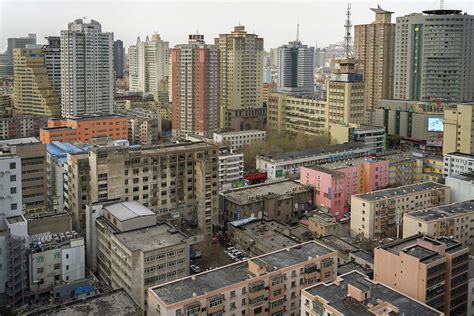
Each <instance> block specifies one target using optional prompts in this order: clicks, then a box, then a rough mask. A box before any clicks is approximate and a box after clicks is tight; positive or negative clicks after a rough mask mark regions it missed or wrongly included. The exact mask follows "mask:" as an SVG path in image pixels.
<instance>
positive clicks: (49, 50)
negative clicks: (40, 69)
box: [42, 36, 61, 101]
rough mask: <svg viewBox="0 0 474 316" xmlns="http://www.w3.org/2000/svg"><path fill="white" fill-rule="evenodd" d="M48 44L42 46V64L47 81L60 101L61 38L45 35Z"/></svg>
mask: <svg viewBox="0 0 474 316" xmlns="http://www.w3.org/2000/svg"><path fill="white" fill-rule="evenodd" d="M46 40H47V41H48V44H46V45H44V46H43V48H42V49H43V54H44V66H45V67H46V72H47V73H48V79H49V83H50V84H51V87H52V88H53V91H54V93H55V94H56V96H57V97H58V99H59V100H60V101H61V38H60V37H59V36H47V37H46Z"/></svg>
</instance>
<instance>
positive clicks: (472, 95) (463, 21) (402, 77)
mask: <svg viewBox="0 0 474 316" xmlns="http://www.w3.org/2000/svg"><path fill="white" fill-rule="evenodd" d="M473 23H474V16H473V15H468V14H461V10H445V9H440V10H427V11H423V13H415V14H410V15H406V16H402V17H397V30H396V35H395V69H394V74H395V77H394V98H395V99H401V100H426V99H444V100H447V101H472V100H474V58H472V56H473V55H474V51H473V46H472V42H473V38H474V30H473V28H472V24H473Z"/></svg>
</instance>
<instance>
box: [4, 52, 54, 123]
mask: <svg viewBox="0 0 474 316" xmlns="http://www.w3.org/2000/svg"><path fill="white" fill-rule="evenodd" d="M13 55H14V68H15V77H14V88H13V98H14V107H15V112H16V113H19V114H30V115H47V116H59V115H60V114H61V105H60V103H59V99H58V97H57V96H56V94H55V93H54V90H53V88H52V86H51V83H50V82H49V78H48V73H47V71H46V68H45V58H44V54H43V51H42V50H41V49H36V48H34V49H29V48H17V49H15V50H14V52H13Z"/></svg>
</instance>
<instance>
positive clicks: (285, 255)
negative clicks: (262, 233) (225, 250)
mask: <svg viewBox="0 0 474 316" xmlns="http://www.w3.org/2000/svg"><path fill="white" fill-rule="evenodd" d="M332 252H333V250H331V249H329V248H327V247H326V246H323V245H321V244H319V243H317V242H314V241H309V242H307V243H304V244H301V245H297V246H294V247H290V248H286V249H281V250H278V251H275V252H272V253H268V254H265V255H261V256H258V257H255V258H252V259H249V260H250V261H253V260H258V261H259V262H260V263H262V262H263V263H264V264H266V265H267V267H273V270H278V269H282V268H288V267H290V266H292V265H295V264H299V263H303V262H305V261H307V260H308V257H318V256H323V255H327V254H330V253H332ZM249 260H246V261H241V262H238V263H233V264H230V265H226V266H223V267H220V268H217V269H214V270H209V271H205V272H202V273H200V274H196V275H194V276H191V277H186V278H184V279H180V280H176V281H172V282H169V283H167V284H164V285H159V286H156V287H154V288H152V290H153V291H154V292H155V293H156V295H157V296H159V297H160V298H161V299H162V300H163V301H164V302H165V303H166V304H168V305H169V304H174V303H178V302H181V301H183V300H187V299H190V298H193V297H194V295H197V296H200V295H205V294H206V293H208V292H212V291H217V290H219V289H222V288H226V287H228V286H231V285H233V284H235V283H240V282H242V281H246V280H250V279H253V278H255V275H253V274H251V273H250V272H249V270H248V261H249ZM267 271H268V270H267ZM270 271H272V270H271V269H270Z"/></svg>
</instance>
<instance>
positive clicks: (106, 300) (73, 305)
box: [33, 289, 143, 316]
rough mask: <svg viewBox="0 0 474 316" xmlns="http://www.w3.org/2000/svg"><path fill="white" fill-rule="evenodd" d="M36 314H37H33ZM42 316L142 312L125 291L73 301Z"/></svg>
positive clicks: (129, 315) (132, 315) (134, 315)
mask: <svg viewBox="0 0 474 316" xmlns="http://www.w3.org/2000/svg"><path fill="white" fill-rule="evenodd" d="M33 314H35V313H33ZM41 314H42V315H55V316H69V315H127V316H140V315H142V314H143V312H142V310H141V309H140V308H139V307H138V306H137V305H136V304H135V302H134V301H133V300H132V298H131V297H130V296H129V295H128V294H127V293H126V292H125V290H122V289H119V290H113V291H111V292H108V293H105V294H100V295H95V296H92V297H89V298H86V299H85V300H77V301H72V302H70V303H66V304H63V305H59V306H56V307H54V308H51V309H47V310H43V311H41Z"/></svg>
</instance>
